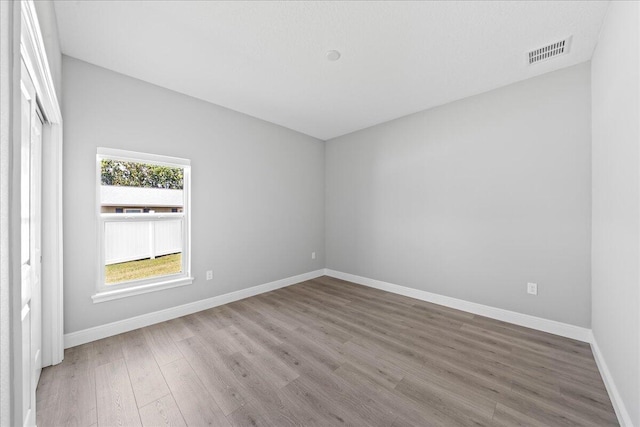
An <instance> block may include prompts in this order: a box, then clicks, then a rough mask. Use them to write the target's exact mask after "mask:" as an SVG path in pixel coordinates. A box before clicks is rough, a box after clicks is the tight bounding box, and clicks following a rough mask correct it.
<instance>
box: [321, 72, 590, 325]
mask: <svg viewBox="0 0 640 427" xmlns="http://www.w3.org/2000/svg"><path fill="white" fill-rule="evenodd" d="M589 79H590V73H589V64H588V63H582V64H580V65H577V66H574V67H571V68H567V69H564V70H560V71H556V72H553V73H549V74H546V75H543V76H540V77H536V78H532V79H529V80H527V81H524V82H520V83H516V84H513V85H510V86H506V87H503V88H500V89H497V90H494V91H491V92H487V93H485V94H482V95H478V96H474V97H471V98H467V99H464V100H461V101H457V102H454V103H451V104H448V105H444V106H442V107H438V108H434V109H431V110H427V111H424V112H421V113H417V114H414V115H411V116H407V117H403V118H400V119H398V120H394V121H391V122H387V123H384V124H381V125H378V126H374V127H372V128H369V129H365V130H362V131H359V132H355V133H353V134H350V135H346V136H344V137H340V138H336V139H333V140H330V141H328V142H327V143H326V154H325V156H326V160H325V161H326V201H325V205H326V233H327V234H326V251H327V268H330V269H334V270H339V271H342V272H346V273H351V274H356V275H360V276H364V277H369V278H373V279H378V280H383V281H387V282H391V283H395V284H399V285H403V286H408V287H411V288H415V289H420V290H424V291H429V292H434V293H437V294H441V295H447V296H451V297H455V298H460V299H463V300H467V301H472V302H476V303H480V304H486V305H489V306H493V307H499V308H503V309H507V310H513V311H516V312H520V313H526V314H530V315H534V316H539V317H542V318H547V319H552V320H557V321H561V322H566V323H570V324H574V325H579V326H584V327H589V326H590V315H591V313H590V306H591V302H590V299H591V291H590V267H589V263H590V230H591V225H590V223H591V214H590V207H591V188H590V173H591V154H590V153H591V141H590V91H589ZM527 282H536V283H538V287H539V294H538V296H532V295H528V294H527V293H526V284H527Z"/></svg>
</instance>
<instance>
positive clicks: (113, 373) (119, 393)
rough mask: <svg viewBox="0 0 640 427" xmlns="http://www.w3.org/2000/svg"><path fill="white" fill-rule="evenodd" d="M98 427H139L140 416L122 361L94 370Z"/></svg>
mask: <svg viewBox="0 0 640 427" xmlns="http://www.w3.org/2000/svg"><path fill="white" fill-rule="evenodd" d="M96 399H97V402H98V426H116V425H120V426H140V425H142V424H141V422H140V415H139V414H138V407H137V406H136V399H135V397H134V395H133V389H132V388H131V382H130V381H129V374H128V372H127V367H126V365H125V362H124V360H123V359H119V360H116V361H115V362H110V363H107V364H104V365H100V366H98V367H97V368H96Z"/></svg>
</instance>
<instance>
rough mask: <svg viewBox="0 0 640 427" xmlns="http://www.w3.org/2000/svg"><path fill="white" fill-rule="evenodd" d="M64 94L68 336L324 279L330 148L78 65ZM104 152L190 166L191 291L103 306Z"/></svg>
mask: <svg viewBox="0 0 640 427" xmlns="http://www.w3.org/2000/svg"><path fill="white" fill-rule="evenodd" d="M62 87H63V94H64V103H63V115H64V120H65V130H64V131H65V137H64V170H65V172H64V239H65V240H64V250H65V253H64V263H65V264H64V282H65V283H64V286H65V288H64V292H65V295H64V296H65V307H64V309H65V332H66V333H69V332H74V331H78V330H82V329H86V328H90V327H93V326H97V325H102V324H105V323H109V322H114V321H117V320H121V319H125V318H129V317H132V316H137V315H141V314H144V313H148V312H153V311H157V310H162V309H165V308H168V307H173V306H176V305H179V304H184V303H189V302H192V301H197V300H201V299H204V298H208V297H212V296H215V295H220V294H225V293H228V292H232V291H236V290H240V289H244V288H247V287H250V286H254V285H259V284H263V283H267V282H270V281H273V280H278V279H282V278H285V277H290V276H294V275H298V274H302V273H307V272H309V271H313V270H317V269H320V268H323V267H324V264H325V259H324V219H323V218H324V143H323V142H321V141H319V140H317V139H314V138H311V137H309V136H305V135H302V134H300V133H297V132H294V131H291V130H289V129H285V128H283V127H280V126H276V125H274V124H271V123H267V122H264V121H261V120H258V119H255V118H252V117H249V116H246V115H243V114H240V113H237V112H234V111H231V110H228V109H225V108H222V107H218V106H215V105H213V104H209V103H206V102H203V101H199V100H197V99H195V98H191V97H188V96H185V95H181V94H178V93H176V92H172V91H169V90H166V89H163V88H160V87H158V86H154V85H151V84H149V83H145V82H142V81H140V80H136V79H133V78H130V77H126V76H124V75H121V74H117V73H114V72H112V71H109V70H106V69H103V68H99V67H96V66H93V65H90V64H88V63H85V62H82V61H78V60H76V59H73V58H70V57H67V56H64V57H63V85H62ZM97 147H110V148H119V149H126V150H132V151H141V152H148V153H154V154H162V155H167V156H175V157H183V158H188V159H191V162H192V163H191V169H192V214H191V218H192V223H191V224H192V273H193V275H194V276H195V278H196V280H195V282H194V283H193V284H192V285H190V286H186V287H181V288H174V289H169V290H164V291H159V292H153V293H148V294H144V295H139V296H134V297H130V298H125V299H120V300H115V301H109V302H104V303H100V304H93V302H92V300H91V295H92V294H94V293H95V286H96V269H97V268H98V267H97V259H96V233H97V232H96V214H95V191H96V183H95V167H96V166H95V156H96V148H97ZM312 251H316V252H317V255H318V256H317V258H316V259H315V260H312V259H311V252H312ZM209 269H212V270H214V280H213V281H205V280H204V275H205V271H206V270H209Z"/></svg>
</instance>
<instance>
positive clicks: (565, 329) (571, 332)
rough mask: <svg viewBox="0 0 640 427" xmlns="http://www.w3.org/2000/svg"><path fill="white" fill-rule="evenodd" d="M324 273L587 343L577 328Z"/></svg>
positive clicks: (586, 333)
mask: <svg viewBox="0 0 640 427" xmlns="http://www.w3.org/2000/svg"><path fill="white" fill-rule="evenodd" d="M324 271H325V275H327V276H331V277H335V278H337V279H342V280H347V281H349V282H353V283H357V284H359V285H364V286H368V287H370V288H376V289H380V290H383V291H387V292H392V293H394V294H399V295H404V296H407V297H410V298H415V299H419V300H422V301H427V302H432V303H434V304H438V305H444V306H445V307H451V308H455V309H458V310H462V311H466V312H469V313H473V314H478V315H480V316H485V317H490V318H492V319H496V320H502V321H503V322H508V323H513V324H516V325H520V326H524V327H527V328H531V329H536V330H538V331H543V332H549V333H551V334H555V335H560V336H562V337H566V338H571V339H574V340H578V341H583V342H590V339H591V329H587V328H582V327H580V326H575V325H569V324H567V323H562V322H557V321H555V320H549V319H543V318H541V317H536V316H530V315H528V314H522V313H517V312H515V311H509V310H504V309H502V308H496V307H490V306H488V305H483V304H478V303H475V302H470V301H465V300H461V299H458V298H452V297H447V296H444V295H439V294H434V293H431V292H427V291H421V290H418V289H413V288H409V287H406V286H400V285H395V284H393V283H388V282H383V281H380V280H375V279H369V278H367V277H361V276H356V275H353V274H349V273H342V272H340V271H335V270H330V269H325V270H324Z"/></svg>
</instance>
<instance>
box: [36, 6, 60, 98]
mask: <svg viewBox="0 0 640 427" xmlns="http://www.w3.org/2000/svg"><path fill="white" fill-rule="evenodd" d="M34 4H35V6H36V14H37V15H38V22H39V23H40V31H41V32H42V38H43V41H44V48H45V51H46V52H47V61H48V62H49V68H50V70H51V76H52V77H53V85H54V86H55V88H56V95H57V96H58V102H60V98H61V96H62V53H61V51H60V37H59V35H58V21H57V20H56V11H55V9H54V7H53V2H52V1H42V0H39V1H35V2H34ZM61 104H62V103H61Z"/></svg>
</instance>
